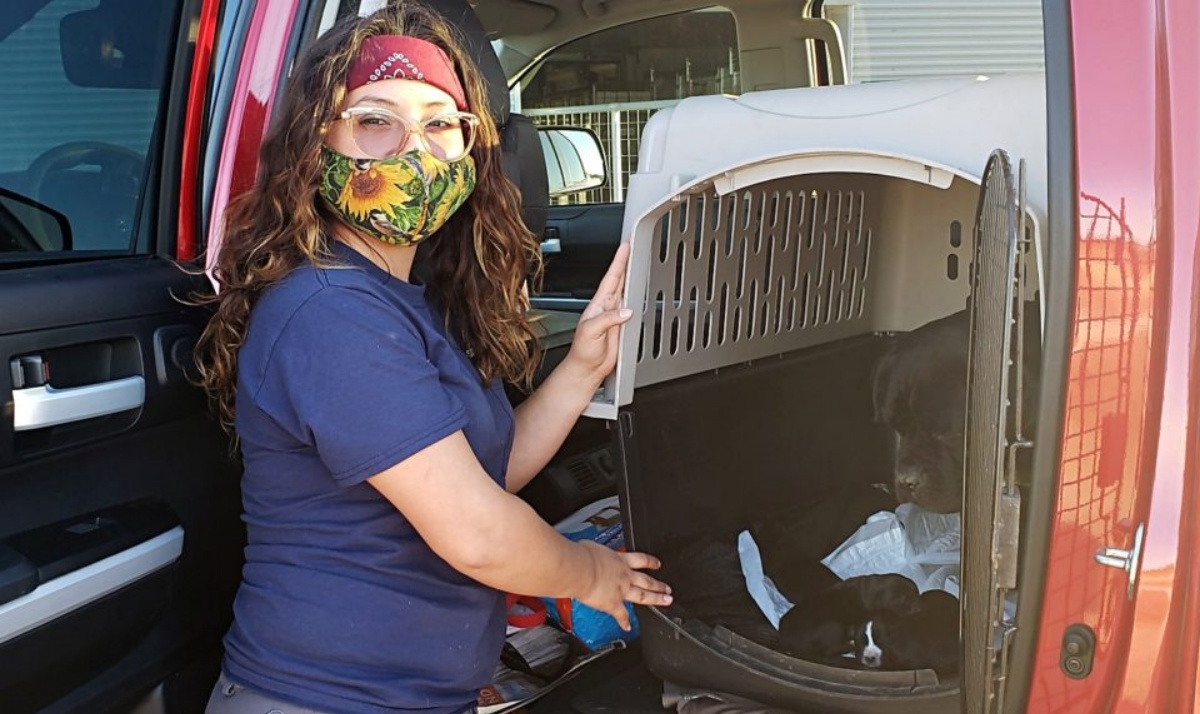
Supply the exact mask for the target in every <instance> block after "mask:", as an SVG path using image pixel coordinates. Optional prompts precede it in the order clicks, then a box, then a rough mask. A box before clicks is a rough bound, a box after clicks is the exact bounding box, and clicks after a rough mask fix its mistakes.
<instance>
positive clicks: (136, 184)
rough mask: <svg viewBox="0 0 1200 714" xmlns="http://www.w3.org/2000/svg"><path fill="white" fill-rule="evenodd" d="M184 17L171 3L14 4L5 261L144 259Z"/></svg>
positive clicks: (3, 140) (8, 67)
mask: <svg viewBox="0 0 1200 714" xmlns="http://www.w3.org/2000/svg"><path fill="white" fill-rule="evenodd" d="M11 3H15V6H14V5H12V4H11ZM177 13H178V7H177V2H167V1H164V0H6V2H5V11H4V12H3V13H0V96H3V97H4V101H3V102H0V262H11V261H13V260H17V259H20V260H22V261H28V260H29V259H31V258H32V259H37V258H38V257H39V256H45V257H47V258H51V257H56V256H57V257H60V256H62V254H63V252H80V253H89V252H90V253H96V254H97V255H107V254H111V253H112V252H119V253H121V254H127V253H130V252H135V251H138V250H139V248H138V246H137V230H136V228H137V224H138V220H137V219H138V215H139V207H140V205H141V199H142V196H143V194H144V193H145V191H146V190H147V189H148V188H149V187H151V186H153V185H154V183H155V182H154V181H151V180H150V176H149V169H148V167H149V166H150V165H151V163H152V162H151V161H150V160H149V159H150V154H151V146H152V139H153V135H154V130H155V123H156V119H157V116H158V112H159V110H160V104H161V103H162V102H161V101H160V99H161V94H162V88H163V84H164V81H163V78H164V76H165V74H166V70H167V67H168V62H169V60H170V57H171V55H172V54H173V47H174V41H175V34H176V33H175V17H176V15H177ZM143 242H145V241H143ZM143 250H144V249H143Z"/></svg>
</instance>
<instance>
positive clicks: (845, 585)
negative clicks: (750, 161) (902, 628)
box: [779, 568, 920, 665]
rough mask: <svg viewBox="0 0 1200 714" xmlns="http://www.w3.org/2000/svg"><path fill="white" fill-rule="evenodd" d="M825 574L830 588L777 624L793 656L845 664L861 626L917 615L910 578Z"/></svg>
mask: <svg viewBox="0 0 1200 714" xmlns="http://www.w3.org/2000/svg"><path fill="white" fill-rule="evenodd" d="M822 569H824V568H822ZM825 572H826V573H827V574H828V576H827V577H828V579H829V582H830V584H828V585H825V586H824V587H820V588H819V589H814V590H812V591H811V595H809V596H808V597H806V598H804V600H802V601H801V602H799V603H798V604H797V605H796V606H795V607H793V608H792V609H791V610H789V611H788V612H787V614H786V615H784V616H783V618H782V619H781V620H780V622H779V639H780V642H781V643H782V644H783V648H784V649H785V650H786V651H787V652H788V653H789V654H792V655H793V656H796V657H800V658H802V659H806V660H809V661H811V662H820V663H824V664H834V665H844V664H845V663H846V657H847V656H848V655H850V654H852V653H855V651H856V649H855V648H856V639H855V636H856V634H858V633H859V632H860V630H861V627H862V626H863V625H864V624H865V623H867V622H869V621H871V620H872V619H873V618H877V617H888V618H891V619H895V620H900V619H903V618H905V617H910V616H912V615H914V614H915V613H916V612H917V603H918V600H919V597H920V596H919V594H918V592H917V586H916V585H914V584H913V582H912V581H911V580H909V579H908V578H905V577H903V576H900V575H863V576H860V577H855V578H848V579H846V580H837V576H835V575H833V574H832V573H830V572H829V571H828V570H826V571H825ZM814 576H815V577H820V576H819V575H817V574H815V573H814Z"/></svg>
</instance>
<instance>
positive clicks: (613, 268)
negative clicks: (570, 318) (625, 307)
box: [582, 243, 629, 319]
mask: <svg viewBox="0 0 1200 714" xmlns="http://www.w3.org/2000/svg"><path fill="white" fill-rule="evenodd" d="M628 263H629V244H628V243H622V244H621V245H620V246H619V247H618V248H617V252H616V254H615V255H614V256H613V260H612V263H610V264H609V266H608V270H607V271H606V272H605V273H604V277H603V278H601V279H600V284H599V285H598V286H596V294H595V295H594V296H593V297H592V301H591V302H590V303H588V306H587V308H586V309H585V310H584V311H583V315H582V317H583V318H584V319H586V318H589V317H593V316H595V315H597V314H599V313H601V312H603V311H604V310H611V309H613V308H615V307H617V306H618V305H620V304H621V298H622V297H624V290H625V266H626V265H628Z"/></svg>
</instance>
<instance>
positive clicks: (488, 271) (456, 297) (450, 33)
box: [196, 0, 542, 430]
mask: <svg viewBox="0 0 1200 714" xmlns="http://www.w3.org/2000/svg"><path fill="white" fill-rule="evenodd" d="M376 35H408V36H411V37H417V38H420V39H424V40H427V41H429V42H432V43H434V44H435V45H437V46H439V47H440V48H442V50H444V51H445V52H446V54H447V55H448V56H449V57H450V59H451V61H452V62H453V63H454V66H455V69H456V70H457V73H458V75H459V78H460V79H461V80H462V83H463V87H464V89H465V90H466V95H467V103H468V105H469V106H470V108H471V110H472V111H473V112H474V113H476V114H478V115H479V117H480V120H481V121H480V126H479V129H478V135H477V139H476V141H475V146H474V148H473V149H472V150H471V156H472V157H473V158H474V160H475V164H476V169H477V172H478V181H477V184H476V187H475V190H474V192H473V193H472V194H471V196H470V198H469V199H468V200H467V202H466V203H465V204H464V205H463V207H462V208H460V209H459V210H458V211H457V212H456V213H455V214H454V215H453V216H452V217H451V218H450V220H449V221H448V222H447V223H446V225H445V226H444V227H443V228H442V229H441V230H440V231H439V232H438V235H437V236H436V237H435V238H432V239H430V240H429V241H427V242H425V243H424V244H422V249H421V251H420V253H419V256H420V257H419V260H420V262H421V265H422V270H423V272H422V273H421V274H422V275H423V276H424V277H426V278H427V286H426V290H427V291H428V293H429V294H430V295H431V297H432V298H433V299H434V300H435V301H436V302H437V303H438V304H440V305H441V306H442V307H443V309H444V311H445V316H446V324H447V327H448V328H449V329H450V330H451V331H452V332H453V334H454V335H455V336H456V337H457V338H458V340H459V342H460V344H461V345H462V347H463V349H465V350H466V351H467V354H469V355H472V361H473V362H474V364H475V366H476V368H477V369H478V370H479V373H480V375H481V377H482V379H483V380H484V381H490V380H491V379H493V378H497V377H499V378H501V379H505V380H507V381H509V382H514V383H518V384H523V385H526V386H528V384H529V383H530V381H531V380H532V376H533V372H534V370H535V369H536V367H537V360H538V342H537V336H536V334H535V332H534V331H533V329H532V328H531V325H530V321H529V319H528V316H527V310H528V308H529V301H528V298H527V296H526V294H525V291H524V289H523V288H524V285H525V283H526V281H527V280H532V281H534V282H535V283H536V282H537V281H538V280H540V277H541V269H542V262H541V255H540V252H539V250H538V243H537V240H536V238H535V236H534V235H533V234H532V233H531V232H530V231H529V230H528V229H527V228H526V227H525V224H524V223H523V222H522V219H521V213H520V194H519V193H518V191H517V188H516V187H515V186H514V185H513V184H512V183H511V182H510V181H509V180H508V179H507V178H506V177H505V176H504V174H503V173H502V170H501V151H500V137H499V132H498V130H497V128H496V123H495V120H494V119H493V117H492V116H491V115H490V113H489V111H488V102H487V96H488V95H487V89H486V87H485V85H484V81H483V79H482V74H481V72H480V71H479V69H478V68H477V67H476V66H475V64H474V62H473V61H472V60H471V58H470V57H469V56H468V54H467V50H466V49H465V47H466V45H465V42H464V41H463V40H462V39H461V38H460V36H459V33H458V31H457V30H456V29H455V28H454V27H453V26H451V25H450V24H449V23H448V22H447V21H446V19H445V18H443V17H442V16H441V15H439V14H438V13H436V12H434V11H433V10H431V9H429V8H427V7H426V6H424V5H422V4H420V3H418V2H411V1H408V0H404V1H402V2H394V3H392V4H391V5H390V6H389V7H386V8H384V9H382V10H379V11H378V12H375V13H374V14H372V15H370V16H368V17H365V18H357V17H352V18H348V19H346V20H344V21H342V22H340V23H338V24H337V25H336V26H334V27H333V28H331V29H330V30H329V31H328V32H326V33H325V34H323V35H322V36H321V37H319V38H318V39H317V40H316V41H315V42H313V43H312V45H310V46H309V47H308V48H307V50H306V51H305V52H304V53H303V54H302V55H301V57H300V59H299V61H298V62H297V64H296V68H295V71H294V73H293V75H292V77H291V79H290V81H289V83H288V85H287V88H286V91H285V95H284V97H283V101H282V103H281V106H280V108H279V110H278V113H277V115H276V117H275V120H274V123H273V126H272V127H271V129H270V130H269V131H268V132H267V135H266V137H265V139H264V140H263V144H262V149H261V153H260V158H259V170H258V176H257V179H256V182H255V184H254V186H253V187H252V188H251V189H250V190H248V191H246V192H245V193H243V194H241V195H240V196H238V197H237V198H235V199H233V200H232V201H231V202H230V204H229V208H228V210H227V212H226V215H225V223H224V240H223V244H222V247H221V252H220V254H219V256H218V258H217V261H216V265H215V267H214V271H213V278H214V280H215V281H216V283H217V286H218V292H217V293H216V295H212V296H208V297H207V298H200V300H201V301H203V302H209V303H212V302H215V303H216V311H215V314H214V315H213V317H212V318H211V320H210V321H209V323H208V325H207V327H206V328H205V330H204V333H203V334H202V335H201V337H200V340H199V343H198V345H197V348H196V356H197V365H198V367H199V371H200V377H199V381H200V383H201V385H202V386H203V387H204V388H205V389H206V390H207V392H208V394H209V396H210V397H211V399H212V401H213V403H214V405H215V407H216V411H217V416H218V418H219V419H220V421H221V423H222V424H223V425H224V426H225V427H226V428H227V429H230V430H231V429H232V426H233V419H234V395H235V389H236V386H237V355H238V349H239V348H240V347H241V345H242V343H243V342H244V341H245V339H246V330H247V326H248V324H249V318H250V311H251V310H252V309H253V307H254V305H255V303H256V301H257V300H258V298H259V296H260V295H262V293H263V291H265V290H266V289H267V288H269V287H270V286H271V285H273V284H275V283H277V282H279V281H280V280H281V279H283V278H284V276H286V275H287V274H288V273H289V272H291V271H292V270H293V269H295V268H296V267H298V266H300V265H303V264H305V263H312V264H316V265H331V264H332V260H333V259H332V253H331V241H332V240H333V238H332V226H333V222H334V221H336V220H337V218H335V217H334V216H333V215H332V214H331V213H330V212H329V210H328V208H327V207H326V206H325V205H324V204H323V202H322V201H321V200H320V198H319V195H318V188H319V185H320V177H321V146H322V143H323V139H324V134H325V130H326V129H327V128H328V126H329V125H330V123H331V122H332V121H333V120H334V119H335V117H336V116H337V113H338V112H339V111H340V110H341V105H342V102H343V101H344V99H345V96H346V75H347V73H348V71H349V69H350V65H351V63H352V62H353V60H354V58H355V57H356V56H357V55H358V52H359V47H360V46H361V45H362V43H363V41H364V40H365V39H366V38H368V37H373V36H376Z"/></svg>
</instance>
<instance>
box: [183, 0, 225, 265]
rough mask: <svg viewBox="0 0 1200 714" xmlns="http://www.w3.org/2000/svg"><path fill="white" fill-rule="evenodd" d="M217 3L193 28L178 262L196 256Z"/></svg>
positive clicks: (211, 0) (208, 5) (210, 1)
mask: <svg viewBox="0 0 1200 714" xmlns="http://www.w3.org/2000/svg"><path fill="white" fill-rule="evenodd" d="M220 5H221V3H220V2H219V0H205V2H204V6H203V7H202V8H201V9H200V19H199V21H198V23H197V25H196V35H195V45H196V48H195V52H194V54H193V55H192V76H191V78H190V79H189V81H188V97H189V98H190V99H191V100H192V101H189V102H188V106H187V116H185V117H184V121H183V150H182V156H181V157H180V164H179V171H180V173H179V219H178V232H177V233H176V238H175V256H176V257H177V258H179V259H180V260H191V259H192V258H195V257H196V242H197V241H196V239H197V236H196V203H197V201H196V199H197V197H198V196H199V195H200V193H199V192H200V188H199V185H200V144H201V142H200V132H201V129H202V127H203V126H204V109H205V101H204V96H205V93H206V92H207V91H208V73H209V70H210V69H211V68H212V49H213V41H214V39H215V38H216V35H217V11H218V10H219V9H220Z"/></svg>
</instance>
